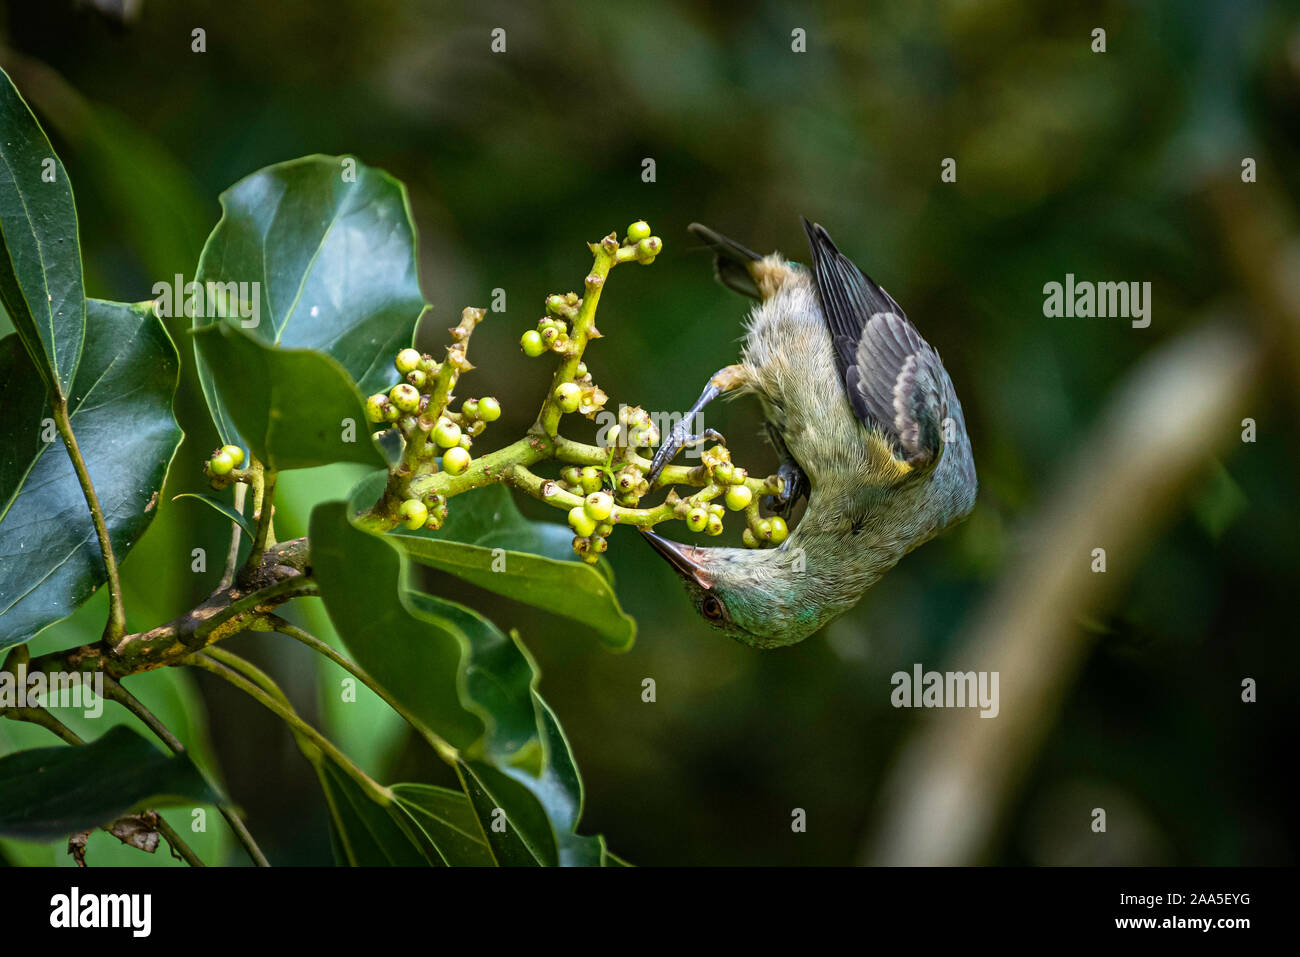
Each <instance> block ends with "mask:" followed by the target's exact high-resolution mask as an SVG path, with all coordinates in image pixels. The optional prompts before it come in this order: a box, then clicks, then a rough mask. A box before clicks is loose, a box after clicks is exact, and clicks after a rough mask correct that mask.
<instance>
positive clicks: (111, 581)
mask: <svg viewBox="0 0 1300 957" xmlns="http://www.w3.org/2000/svg"><path fill="white" fill-rule="evenodd" d="M53 409H54V424H55V427H56V428H57V429H58V430H59V435H61V436H63V445H64V447H65V448H66V449H67V450H68V458H70V459H72V468H73V470H74V471H75V472H76V473H77V481H78V482H80V483H81V493H82V494H83V495H84V496H85V497H86V505H87V506H89V508H90V520H91V521H92V522H93V523H94V525H95V535H96V537H98V539H99V551H100V555H101V556H102V557H103V560H104V573H105V575H106V576H107V578H108V624H107V625H106V626H105V628H104V639H105V640H106V641H108V642H109V643H110V644H111V643H116V642H117V641H118V640H119V639H121V637H122V636H123V635H125V634H126V608H125V606H123V604H122V582H121V579H120V578H119V577H118V573H117V557H116V556H115V555H114V554H113V542H112V539H110V538H109V535H108V524H107V523H106V522H105V521H104V509H103V507H102V506H101V505H100V504H99V495H98V494H97V493H96V492H95V485H94V483H93V482H92V481H91V480H90V472H89V471H87V469H86V460H85V459H84V458H82V455H81V447H80V446H79V445H78V444H77V437H76V435H74V434H73V432H72V420H71V419H70V418H69V417H68V403H67V400H66V399H64V398H58V399H56V400H55V401H54V403H53Z"/></svg>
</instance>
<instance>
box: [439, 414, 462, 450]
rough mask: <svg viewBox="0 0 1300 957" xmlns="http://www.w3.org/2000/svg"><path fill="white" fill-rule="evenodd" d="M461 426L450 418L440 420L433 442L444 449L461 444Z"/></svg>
mask: <svg viewBox="0 0 1300 957" xmlns="http://www.w3.org/2000/svg"><path fill="white" fill-rule="evenodd" d="M460 434H461V433H460V426H459V425H457V424H456V423H455V422H453V421H451V419H448V418H442V419H439V420H438V424H437V426H436V427H435V428H434V430H433V441H435V442H437V443H438V445H439V446H441V447H442V448H444V449H449V448H451V447H452V446H454V445H459V444H460Z"/></svg>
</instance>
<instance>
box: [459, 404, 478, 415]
mask: <svg viewBox="0 0 1300 957" xmlns="http://www.w3.org/2000/svg"><path fill="white" fill-rule="evenodd" d="M460 414H461V415H463V416H465V418H467V419H477V418H478V399H466V400H465V401H464V402H462V403H461V406H460Z"/></svg>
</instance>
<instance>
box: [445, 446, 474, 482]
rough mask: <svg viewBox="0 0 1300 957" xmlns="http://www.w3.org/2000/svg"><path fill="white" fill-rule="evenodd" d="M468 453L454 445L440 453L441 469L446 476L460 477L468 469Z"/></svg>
mask: <svg viewBox="0 0 1300 957" xmlns="http://www.w3.org/2000/svg"><path fill="white" fill-rule="evenodd" d="M469 462H470V457H469V453H468V452H466V451H465V450H464V449H462V448H461V447H460V446H459V445H454V446H452V447H451V448H449V449H448V450H447V451H446V452H443V453H442V468H443V470H444V471H445V472H446V473H447V474H448V475H460V474H461V473H462V472H464V471H465V470H466V469H467V468H469Z"/></svg>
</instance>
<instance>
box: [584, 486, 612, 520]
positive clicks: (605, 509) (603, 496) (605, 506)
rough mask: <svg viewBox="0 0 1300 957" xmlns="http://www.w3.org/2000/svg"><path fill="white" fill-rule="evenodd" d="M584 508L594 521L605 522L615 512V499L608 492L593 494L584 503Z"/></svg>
mask: <svg viewBox="0 0 1300 957" xmlns="http://www.w3.org/2000/svg"><path fill="white" fill-rule="evenodd" d="M582 508H583V511H585V512H586V513H587V517H588V518H590V519H591V520H592V521H596V522H603V521H604V520H605V519H607V518H609V513H610V512H612V511H613V510H614V499H613V498H611V497H610V495H609V493H608V492H592V493H591V494H590V495H588V496H587V500H586V501H585V502H583V503H582Z"/></svg>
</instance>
